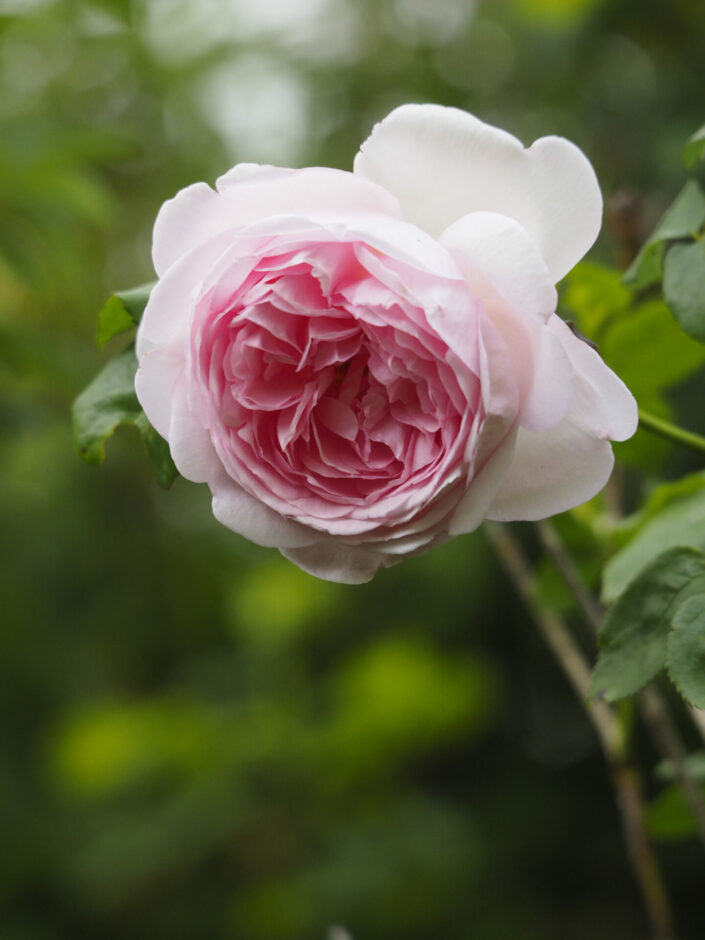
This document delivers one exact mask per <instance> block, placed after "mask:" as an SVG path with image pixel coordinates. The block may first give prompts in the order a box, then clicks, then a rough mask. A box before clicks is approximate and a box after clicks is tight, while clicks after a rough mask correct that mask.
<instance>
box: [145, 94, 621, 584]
mask: <svg viewBox="0 0 705 940" xmlns="http://www.w3.org/2000/svg"><path fill="white" fill-rule="evenodd" d="M601 212H602V200H601V196H600V190H599V187H598V184H597V180H596V178H595V174H594V172H593V170H592V167H591V166H590V163H589V162H588V160H587V159H586V158H585V156H584V155H583V154H582V152H581V151H580V150H578V148H577V147H575V146H574V145H573V144H571V143H570V142H568V141H567V140H564V139H562V138H559V137H543V138H541V139H540V140H537V141H536V142H535V143H534V144H533V145H532V146H531V147H530V148H529V149H524V147H523V145H522V144H521V143H520V142H519V141H518V140H517V139H516V138H515V137H512V136H511V135H510V134H507V133H505V132H504V131H501V130H498V129H496V128H494V127H490V126H488V125H487V124H484V123H482V122H481V121H480V120H478V119H477V118H475V117H473V116H472V115H470V114H466V113H465V112H462V111H458V110H455V109H453V108H443V107H439V106H436V105H405V106H403V107H401V108H398V109H397V110H395V111H393V112H392V113H391V114H390V115H389V116H388V117H386V118H385V119H384V120H383V121H382V122H381V123H380V124H378V125H377V126H376V127H375V128H374V130H373V131H372V134H371V136H370V137H369V138H368V140H367V141H366V142H365V143H364V144H363V145H362V148H361V150H360V152H359V153H358V154H357V157H356V158H355V164H354V171H353V172H352V173H348V172H343V171H340V170H333V169H324V168H319V167H313V168H308V169H301V170H290V169H281V168H279V167H271V166H257V165H254V164H239V165H238V166H236V167H234V168H233V169H232V170H230V171H229V172H228V173H226V174H225V175H224V176H222V177H221V178H220V179H219V180H218V181H217V184H216V188H215V190H213V189H211V188H210V187H209V186H207V185H206V184H205V183H196V184H194V185H193V186H189V187H187V188H186V189H184V190H182V191H181V192H180V193H178V194H177V195H176V196H175V197H174V198H173V199H171V200H169V201H168V202H166V203H165V204H164V205H163V206H162V208H161V210H160V212H159V215H158V217H157V221H156V225H155V228H154V247H153V258H154V266H155V268H156V271H157V274H158V276H159V281H158V283H157V285H156V286H155V288H154V290H153V292H152V295H151V297H150V300H149V303H148V305H147V308H146V310H145V313H144V317H143V320H142V323H141V325H140V328H139V332H138V336H137V356H138V360H139V370H138V372H137V378H136V388H137V395H138V397H139V400H140V402H141V404H142V406H143V408H144V410H145V412H146V414H147V417H148V418H149V420H150V421H151V422H152V424H153V425H154V427H155V428H156V429H157V431H158V432H159V433H160V434H161V435H163V437H165V438H166V439H167V440H168V442H169V446H170V449H171V453H172V456H173V458H174V461H175V463H176V466H177V467H178V469H179V471H180V472H181V474H182V475H183V476H185V477H186V478H187V479H189V480H193V481H196V482H203V483H207V484H208V485H209V487H210V489H211V491H212V494H213V512H214V514H215V516H216V518H217V519H218V520H219V521H220V522H222V523H223V524H224V525H226V526H228V528H230V529H233V530H234V531H235V532H238V533H240V534H241V535H244V536H246V537H247V538H248V539H251V540H252V541H254V542H256V543H258V544H260V545H266V546H276V547H277V548H278V549H279V550H280V551H281V552H282V553H283V554H284V555H285V556H286V557H287V558H289V559H291V560H292V561H293V562H295V563H296V564H297V565H299V566H300V567H301V568H303V569H304V570H306V571H309V572H311V573H312V574H315V575H317V576H319V577H321V578H327V579H330V580H334V581H343V582H350V583H355V582H362V581H366V580H369V579H370V578H371V577H372V576H373V575H374V573H375V572H376V571H377V570H378V569H379V568H380V567H386V566H389V565H393V564H396V563H397V562H399V561H400V560H401V559H403V558H405V557H408V556H411V555H417V554H420V553H422V552H425V551H428V549H430V548H432V547H433V546H435V545H439V544H441V543H442V542H445V541H446V540H447V539H448V538H450V537H451V536H454V535H458V534H460V533H463V532H470V531H472V530H473V529H475V528H477V526H478V525H479V524H480V523H481V522H482V520H483V519H484V518H489V519H498V520H511V519H540V518H543V517H545V516H549V515H552V514H553V513H558V512H562V511H563V510H566V509H569V508H570V507H572V506H575V505H577V504H579V503H581V502H584V501H585V500H587V499H589V498H590V497H591V496H593V495H594V494H595V493H597V492H598V491H599V490H600V489H601V488H602V487H603V486H604V485H605V483H606V481H607V479H608V477H609V475H610V471H611V469H612V464H613V455H612V449H611V446H610V440H623V439H625V438H628V437H630V436H631V435H632V434H633V433H634V430H635V428H636V423H637V415H636V406H635V403H634V400H633V398H632V396H631V395H630V393H629V392H628V391H627V389H626V388H625V386H624V385H623V384H622V382H621V381H620V380H619V379H618V378H617V376H616V375H614V373H613V372H611V371H610V370H609V369H608V368H607V366H606V365H605V364H604V363H603V361H602V359H601V358H600V356H599V355H598V354H597V352H595V351H594V350H593V349H592V348H590V346H588V345H587V344H586V343H585V342H583V341H582V340H580V339H579V338H577V337H576V336H574V335H573V333H572V332H571V331H570V329H569V328H568V327H567V326H566V324H565V323H564V322H563V321H562V320H561V319H560V318H559V317H558V316H557V315H556V313H555V309H556V301H557V297H556V290H555V287H554V283H555V282H556V281H558V280H559V279H560V278H561V277H563V275H564V274H565V273H566V272H567V271H568V270H569V269H570V268H571V267H572V265H574V264H575V263H576V262H577V261H578V260H579V259H580V258H581V257H582V255H583V254H584V253H585V252H586V251H587V249H588V248H589V247H590V245H591V244H592V243H593V241H594V240H595V237H596V236H597V233H598V231H599V228H600V219H601Z"/></svg>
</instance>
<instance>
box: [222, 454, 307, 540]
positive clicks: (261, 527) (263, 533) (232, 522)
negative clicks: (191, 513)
mask: <svg viewBox="0 0 705 940" xmlns="http://www.w3.org/2000/svg"><path fill="white" fill-rule="evenodd" d="M208 483H209V486H210V488H211V492H212V493H213V515H214V516H215V518H216V519H217V520H218V522H222V524H223V525H224V526H226V527H227V528H228V529H232V531H233V532H237V533H238V534H239V535H244V537H245V538H246V539H249V540H250V541H251V542H254V543H255V544H256V545H264V546H265V547H266V548H280V549H283V548H295V547H299V546H304V545H311V544H312V543H314V542H317V541H318V540H319V539H320V538H321V533H320V532H316V531H314V530H313V529H309V528H308V527H307V526H303V525H301V524H300V523H298V522H292V520H290V519H286V518H285V517H284V516H282V515H281V514H280V513H278V512H275V511H274V510H273V509H270V508H269V506H265V504H264V503H262V502H260V500H258V499H255V497H254V496H250V494H249V493H248V492H247V491H246V490H244V489H243V488H242V487H241V486H238V484H237V483H236V482H235V481H234V480H232V479H231V478H230V477H229V476H227V474H226V473H225V472H224V471H223V472H221V473H219V474H218V476H217V477H216V478H215V479H212V480H209V481H208Z"/></svg>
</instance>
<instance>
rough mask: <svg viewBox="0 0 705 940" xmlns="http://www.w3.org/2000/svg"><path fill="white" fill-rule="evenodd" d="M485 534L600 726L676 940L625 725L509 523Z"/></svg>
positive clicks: (645, 892)
mask: <svg viewBox="0 0 705 940" xmlns="http://www.w3.org/2000/svg"><path fill="white" fill-rule="evenodd" d="M485 532H486V533H487V536H488V538H489V539H490V542H491V543H492V545H493V546H494V548H495V551H496V552H497V555H498V557H499V560H500V562H501V563H502V566H503V567H504V569H505V571H506V572H507V574H508V575H509V577H510V579H511V580H512V582H513V583H514V586H515V588H516V589H517V592H518V594H519V596H520V597H521V599H522V600H523V601H524V603H525V604H526V606H527V607H528V609H529V612H530V613H531V615H532V617H533V619H534V622H535V623H536V626H537V627H538V629H539V631H540V632H541V634H542V635H543V637H544V639H545V641H546V643H547V644H548V646H549V647H550V649H551V651H552V652H553V654H554V655H555V657H556V659H557V660H558V663H559V665H560V666H561V668H562V669H563V671H564V673H565V675H566V676H567V678H568V679H569V681H570V683H571V685H572V686H573V689H574V690H575V692H576V694H577V696H578V699H579V700H580V702H581V704H582V705H583V707H584V708H585V709H586V711H587V714H588V717H589V718H590V720H591V722H592V724H593V727H594V728H595V731H596V733H597V737H598V739H599V741H600V744H601V746H602V750H603V752H604V755H605V759H606V761H607V765H608V767H609V770H610V775H611V779H612V786H613V787H614V791H615V797H616V801H617V806H618V808H619V811H620V815H621V819H622V831H623V835H624V841H625V844H626V847H627V854H628V856H629V860H630V862H631V866H632V870H633V872H634V876H635V879H636V881H637V884H638V886H639V889H640V892H641V896H642V900H643V902H644V907H645V910H646V914H647V917H648V920H649V924H650V927H651V931H652V935H653V937H654V938H655V940H672V938H673V937H674V936H675V931H674V927H673V918H672V915H671V910H670V904H669V901H668V897H667V895H666V890H665V887H664V882H663V878H662V875H661V870H660V866H659V863H658V859H657V858H656V855H655V853H654V850H653V847H652V845H651V843H650V841H649V837H648V835H647V831H646V823H645V818H644V801H643V797H642V794H641V784H640V780H639V776H638V773H637V771H636V770H635V769H634V767H632V766H631V765H630V764H629V763H628V760H627V753H626V743H625V740H624V733H623V730H622V727H621V725H620V723H619V721H618V720H617V717H616V715H615V713H614V711H613V710H612V709H611V708H610V707H609V706H608V705H607V704H606V703H604V702H589V701H588V700H587V693H588V688H589V685H590V667H589V665H588V663H587V661H586V660H585V657H584V656H583V654H582V651H581V650H580V649H579V647H578V646H577V644H576V642H575V640H574V639H573V637H572V635H571V634H570V632H569V631H568V629H567V628H566V626H565V624H564V623H563V621H562V620H561V619H560V618H559V617H557V616H556V615H554V614H553V613H551V612H550V611H547V610H545V609H544V607H543V605H542V604H541V601H540V599H539V596H538V592H537V590H536V586H535V582H534V578H533V573H532V570H531V567H530V565H529V563H528V561H527V559H526V557H525V555H524V552H523V550H522V548H521V546H520V545H519V543H518V542H517V540H516V539H515V538H514V536H513V535H511V534H510V533H509V530H508V529H507V528H506V527H505V526H502V525H500V524H498V523H495V522H486V523H485Z"/></svg>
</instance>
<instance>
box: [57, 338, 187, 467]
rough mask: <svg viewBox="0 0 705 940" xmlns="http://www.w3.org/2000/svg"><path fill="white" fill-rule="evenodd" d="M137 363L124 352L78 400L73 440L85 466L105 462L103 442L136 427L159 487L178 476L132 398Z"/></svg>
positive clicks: (130, 351) (163, 444) (162, 443)
mask: <svg viewBox="0 0 705 940" xmlns="http://www.w3.org/2000/svg"><path fill="white" fill-rule="evenodd" d="M136 371H137V359H136V358H135V350H134V346H130V347H128V348H127V349H125V350H123V352H121V353H120V354H119V355H118V356H116V357H115V358H114V359H111V360H110V362H109V363H108V364H107V365H106V366H105V367H104V368H103V370H102V371H101V372H99V373H98V375H97V376H96V377H95V379H94V380H93V381H92V382H91V384H90V385H89V386H88V387H87V388H86V389H84V391H83V392H82V393H81V394H80V395H79V396H78V398H77V399H76V401H75V402H74V406H73V436H74V442H75V444H76V448H77V450H78V453H79V454H80V455H81V457H83V459H84V460H85V461H86V463H90V464H100V463H102V462H103V461H104V460H105V442H106V440H107V439H108V438H109V437H110V436H111V435H112V434H113V432H114V431H115V428H117V427H119V426H120V425H122V424H127V425H133V426H134V427H136V428H137V429H138V430H139V431H140V433H141V435H142V437H143V439H144V441H145V444H146V446H147V452H148V453H149V456H150V458H151V460H152V462H153V464H154V466H155V468H156V471H157V479H158V481H159V483H160V484H161V485H162V486H170V485H171V483H172V482H173V481H174V479H175V478H176V477H177V476H178V472H177V470H176V467H175V466H174V462H173V460H172V459H171V455H170V453H169V445H168V444H167V443H166V441H164V440H163V439H162V438H161V437H160V436H159V435H158V434H157V432H156V431H155V430H154V428H153V427H152V426H151V425H150V424H149V422H148V421H147V418H146V417H145V415H144V412H143V411H142V408H141V407H140V404H139V402H138V401H137V395H136V394H135V372H136Z"/></svg>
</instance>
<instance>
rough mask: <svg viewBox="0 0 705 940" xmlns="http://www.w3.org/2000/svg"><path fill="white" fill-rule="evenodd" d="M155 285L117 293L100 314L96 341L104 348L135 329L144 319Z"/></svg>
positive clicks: (110, 298)
mask: <svg viewBox="0 0 705 940" xmlns="http://www.w3.org/2000/svg"><path fill="white" fill-rule="evenodd" d="M153 287H154V284H153V283H151V284H142V285H141V286H140V287H133V288H130V289H129V290H123V291H116V293H114V294H113V295H112V297H109V298H108V300H107V301H106V303H105V304H104V306H103V308H102V309H101V311H100V313H99V314H98V330H97V334H96V340H97V342H98V345H99V346H100V347H101V348H102V347H103V346H105V344H106V343H107V342H108V340H110V339H112V338H113V336H117V335H118V334H119V333H125V332H126V331H127V330H131V329H133V327H135V326H137V324H138V323H139V322H140V320H141V319H142V314H143V313H144V308H145V307H146V306H147V301H148V300H149V295H150V293H151V291H152V288H153Z"/></svg>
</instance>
